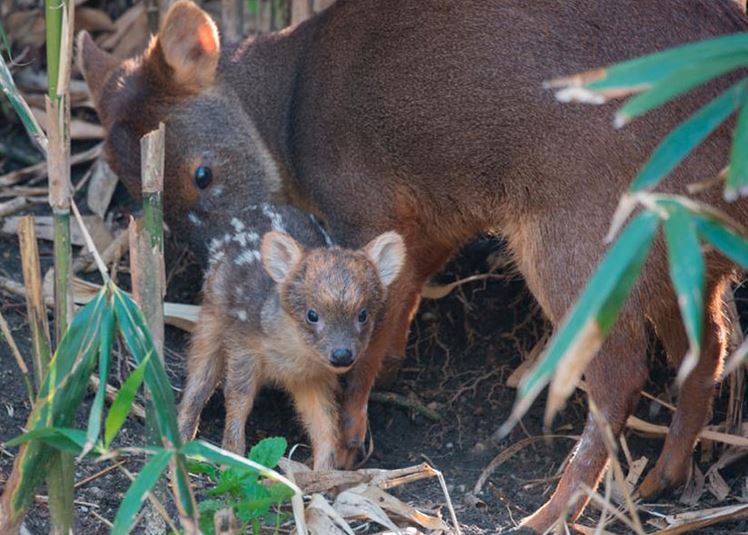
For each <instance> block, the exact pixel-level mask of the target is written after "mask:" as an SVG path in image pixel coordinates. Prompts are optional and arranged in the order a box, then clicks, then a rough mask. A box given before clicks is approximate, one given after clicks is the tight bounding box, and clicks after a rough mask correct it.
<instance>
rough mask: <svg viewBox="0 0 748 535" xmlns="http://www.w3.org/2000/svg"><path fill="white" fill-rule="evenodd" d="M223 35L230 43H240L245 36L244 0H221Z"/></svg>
mask: <svg viewBox="0 0 748 535" xmlns="http://www.w3.org/2000/svg"><path fill="white" fill-rule="evenodd" d="M221 30H222V31H221V33H222V34H223V38H224V39H225V40H226V41H227V42H229V43H236V42H239V41H240V40H241V39H242V37H243V36H244V3H243V0H221Z"/></svg>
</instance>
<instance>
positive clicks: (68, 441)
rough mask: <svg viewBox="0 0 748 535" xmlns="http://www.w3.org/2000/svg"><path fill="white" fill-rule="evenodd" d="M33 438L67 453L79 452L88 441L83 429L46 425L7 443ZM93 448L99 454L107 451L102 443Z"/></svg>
mask: <svg viewBox="0 0 748 535" xmlns="http://www.w3.org/2000/svg"><path fill="white" fill-rule="evenodd" d="M31 440H39V441H41V442H44V443H45V444H48V445H50V446H52V447H53V448H55V449H57V450H60V451H64V452H66V453H73V454H78V453H80V452H81V451H82V450H83V446H84V445H85V443H86V432H85V431H83V430H81V429H73V428H69V427H44V428H41V429H34V430H33V431H28V432H26V433H24V434H22V435H19V436H17V437H15V438H13V439H11V440H9V441H8V442H6V443H5V445H6V446H7V447H10V448H12V447H15V446H20V445H21V444H24V443H25V442H29V441H31ZM92 449H95V452H96V453H97V454H101V453H104V451H105V450H104V449H103V448H102V447H101V445H98V446H96V447H95V448H92Z"/></svg>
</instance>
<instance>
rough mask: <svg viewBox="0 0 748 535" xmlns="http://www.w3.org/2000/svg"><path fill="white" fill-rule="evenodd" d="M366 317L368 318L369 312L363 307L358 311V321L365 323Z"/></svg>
mask: <svg viewBox="0 0 748 535" xmlns="http://www.w3.org/2000/svg"><path fill="white" fill-rule="evenodd" d="M368 319H369V313H368V312H367V311H366V309H363V310H362V311H361V312H359V313H358V322H359V323H366V320H368Z"/></svg>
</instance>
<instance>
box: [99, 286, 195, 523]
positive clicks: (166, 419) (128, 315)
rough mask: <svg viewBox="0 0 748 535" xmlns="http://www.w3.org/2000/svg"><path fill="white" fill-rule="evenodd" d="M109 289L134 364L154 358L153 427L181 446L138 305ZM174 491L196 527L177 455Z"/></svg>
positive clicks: (148, 376)
mask: <svg viewBox="0 0 748 535" xmlns="http://www.w3.org/2000/svg"><path fill="white" fill-rule="evenodd" d="M109 286H110V289H111V292H112V300H113V302H114V312H115V316H116V318H117V323H118V325H119V328H120V331H121V332H122V337H123V338H124V340H125V343H126V345H127V347H128V349H129V350H130V353H131V354H132V356H133V358H134V359H135V362H137V363H138V365H140V363H141V362H143V360H144V359H145V358H146V357H147V356H148V355H149V354H152V355H154V358H151V359H149V361H148V365H147V366H146V369H145V375H144V381H145V384H146V386H147V387H148V390H149V392H150V395H151V403H153V407H154V408H155V411H154V412H155V420H156V425H157V426H158V430H159V433H160V435H161V437H162V438H163V439H164V440H165V441H166V442H167V443H168V444H170V445H172V446H174V447H175V448H179V447H180V446H181V445H182V439H181V438H180V436H179V427H178V426H177V417H176V414H177V408H176V402H175V400H174V392H173V391H172V389H171V384H169V378H168V377H167V375H166V370H165V369H164V364H163V362H162V361H161V359H160V358H158V352H157V351H156V347H155V345H154V343H153V338H152V337H151V333H150V330H149V329H148V325H147V324H146V321H145V318H144V317H143V313H142V311H141V310H140V308H138V305H137V304H136V303H135V302H134V301H133V300H132V299H131V298H130V297H129V296H128V295H127V294H126V293H124V292H123V291H122V290H120V289H119V288H117V286H116V285H114V284H110V285H109ZM174 488H175V494H176V498H177V500H176V502H177V504H176V505H177V508H178V510H179V514H180V516H183V517H191V518H192V519H193V521H194V522H195V524H197V522H198V518H197V503H196V502H195V497H194V495H193V493H192V486H191V485H190V480H189V474H188V473H187V467H186V464H185V460H184V457H183V455H181V454H179V455H177V457H176V460H175V470H174Z"/></svg>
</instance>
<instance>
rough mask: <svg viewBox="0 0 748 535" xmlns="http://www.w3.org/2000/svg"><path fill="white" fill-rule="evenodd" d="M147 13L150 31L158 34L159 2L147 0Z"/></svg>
mask: <svg viewBox="0 0 748 535" xmlns="http://www.w3.org/2000/svg"><path fill="white" fill-rule="evenodd" d="M145 12H146V14H147V16H148V31H149V32H151V33H152V34H154V35H155V34H157V33H158V19H159V13H158V0H145Z"/></svg>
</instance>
